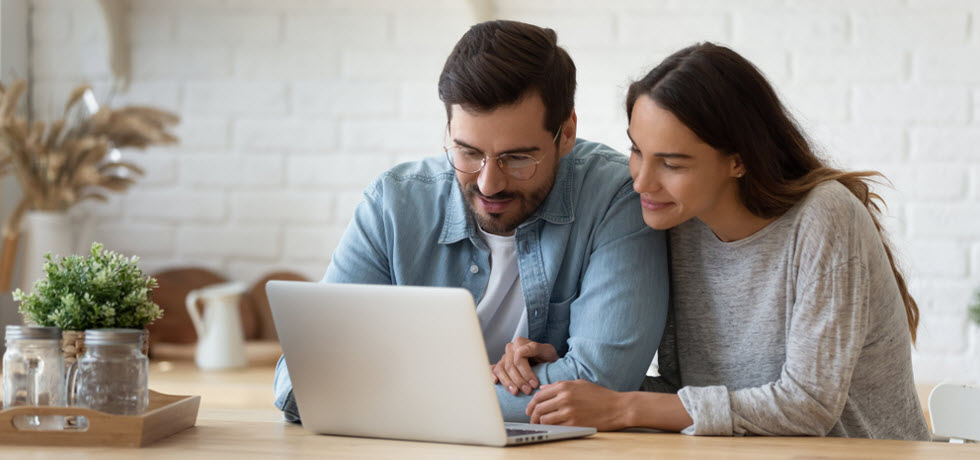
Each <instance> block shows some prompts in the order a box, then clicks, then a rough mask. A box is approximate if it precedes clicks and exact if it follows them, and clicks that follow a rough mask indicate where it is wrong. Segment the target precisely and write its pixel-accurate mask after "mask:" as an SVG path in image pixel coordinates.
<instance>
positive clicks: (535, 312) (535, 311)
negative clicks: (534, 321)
mask: <svg viewBox="0 0 980 460" xmlns="http://www.w3.org/2000/svg"><path fill="white" fill-rule="evenodd" d="M539 312H540V310H534V317H535V318H537V317H538V313H539Z"/></svg>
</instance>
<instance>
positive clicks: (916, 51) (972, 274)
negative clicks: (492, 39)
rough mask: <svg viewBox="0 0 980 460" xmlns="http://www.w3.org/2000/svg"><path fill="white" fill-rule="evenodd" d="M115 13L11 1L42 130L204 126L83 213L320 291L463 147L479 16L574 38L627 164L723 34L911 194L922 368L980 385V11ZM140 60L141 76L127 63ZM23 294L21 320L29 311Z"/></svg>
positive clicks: (904, 240) (895, 1) (201, 261)
mask: <svg viewBox="0 0 980 460" xmlns="http://www.w3.org/2000/svg"><path fill="white" fill-rule="evenodd" d="M104 3H109V4H111V7H112V8H111V9H106V8H105V7H104V6H103V5H102V4H100V3H99V2H97V1H95V0H75V1H70V0H3V2H2V8H3V10H2V11H0V19H2V27H0V33H2V38H0V47H2V52H0V67H2V72H3V81H4V83H9V82H10V81H12V79H14V78H26V79H27V80H28V83H29V84H30V90H29V93H28V95H27V103H26V110H28V111H29V114H30V115H31V116H32V117H34V118H37V119H41V120H51V119H54V118H57V117H60V116H61V114H62V112H63V107H64V103H65V101H66V99H67V98H68V96H69V93H70V92H71V91H72V89H73V88H75V87H76V86H77V85H78V84H80V83H85V82H87V83H89V84H91V85H92V86H93V92H94V94H95V96H96V99H97V100H98V102H99V103H100V104H102V105H110V106H119V105H125V104H147V105H152V106H155V107H159V108H163V109H166V110H169V111H172V112H174V113H176V114H178V115H179V116H180V117H181V121H180V124H179V125H178V126H177V127H176V135H177V137H179V139H180V142H179V144H176V145H173V146H166V147H152V148H149V149H147V150H146V151H136V150H133V151H129V150H124V151H123V152H122V153H123V155H124V157H125V160H126V161H130V162H133V163H136V164H137V165H139V166H141V167H142V168H144V169H145V171H146V175H145V176H144V177H142V178H138V180H137V183H136V185H135V186H133V187H132V188H130V189H129V190H128V191H126V192H125V193H122V194H115V195H112V196H111V197H110V200H109V201H108V202H107V203H85V204H79V205H77V206H74V207H72V208H71V209H70V214H71V215H72V217H73V219H75V222H77V229H78V231H79V232H81V231H83V230H84V231H85V232H90V234H91V239H94V240H98V241H101V242H103V243H105V245H106V247H107V248H110V249H113V250H116V251H120V252H122V253H124V254H127V255H138V256H140V257H141V259H142V261H141V265H142V267H143V269H144V270H145V271H147V272H150V273H156V272H160V271H162V270H167V269H171V268H174V267H185V266H194V267H204V268H206V269H208V270H210V271H212V272H214V273H217V274H219V275H221V276H222V277H224V278H226V279H236V280H242V281H245V282H252V281H255V280H256V279H259V278H260V277H262V276H263V275H264V274H267V273H269V272H271V271H275V270H288V271H292V272H298V273H300V274H302V275H304V276H306V277H308V278H310V279H319V278H320V277H321V276H322V274H323V272H324V270H325V268H326V266H327V264H328V263H329V260H330V255H331V252H332V251H333V249H334V247H335V245H336V244H337V241H338V239H339V238H340V235H341V233H342V231H343V230H344V228H345V226H346V224H347V221H348V220H349V219H350V217H351V215H352V212H353V209H354V207H355V206H356V205H357V204H358V202H359V201H360V197H361V190H362V189H363V187H364V186H366V185H367V184H368V182H369V181H371V180H372V179H373V178H374V177H375V176H376V175H377V174H378V173H380V172H381V171H383V170H385V169H387V168H389V167H391V166H393V165H395V164H397V163H399V162H403V161H409V160H415V159H418V158H422V157H424V156H430V155H441V153H442V152H441V143H442V132H443V131H442V130H443V127H444V124H445V112H444V109H443V106H442V104H441V103H440V102H439V100H438V97H437V92H436V81H437V77H438V75H439V72H440V71H441V69H442V65H443V62H444V60H445V58H446V56H447V55H448V53H449V51H450V50H451V48H452V46H453V45H454V44H455V42H456V41H457V40H458V38H459V37H460V36H461V35H462V34H463V33H464V32H465V31H466V30H467V28H468V27H469V25H470V24H473V23H474V22H479V21H482V20H486V19H495V18H506V19H516V20H522V21H526V22H531V23H534V24H537V25H540V26H545V27H550V28H553V29H554V30H555V31H556V32H557V33H558V37H559V42H560V44H561V45H563V46H564V47H565V48H566V49H567V50H568V51H569V53H570V54H571V56H572V58H573V59H574V61H575V63H576V65H577V68H578V83H579V90H578V94H577V97H576V105H577V113H578V117H579V133H580V135H581V137H584V138H588V139H590V140H594V141H600V142H604V143H607V144H609V145H611V146H613V147H615V148H617V149H618V150H621V151H626V149H627V147H628V145H627V139H626V136H625V129H626V117H625V114H624V109H623V98H624V94H625V89H626V87H627V85H628V84H629V83H630V81H631V79H633V78H637V77H639V76H641V75H642V74H643V73H645V72H646V71H647V70H649V69H650V68H651V67H652V66H653V65H655V64H656V63H658V62H659V61H660V60H661V59H662V58H664V57H666V56H667V55H668V54H670V53H672V52H673V51H676V50H677V49H679V48H681V47H683V46H686V45H689V44H693V43H695V42H698V41H705V40H709V41H714V42H717V43H722V44H726V45H729V46H731V47H733V48H734V49H735V50H736V51H738V52H740V53H742V54H743V55H745V56H746V57H747V58H749V59H750V60H752V61H753V62H754V63H755V64H756V65H757V66H758V67H759V68H760V69H761V70H762V71H763V72H764V73H765V74H766V76H767V77H768V78H769V79H770V81H771V82H772V83H773V85H774V86H775V87H776V89H777V90H778V92H779V93H780V94H781V95H782V97H783V98H784V99H783V100H784V102H785V103H786V104H787V105H788V106H790V107H791V108H792V110H793V112H794V114H796V116H797V117H798V119H799V121H800V122H801V123H802V124H803V125H804V127H805V128H806V130H807V131H808V133H809V134H810V135H811V137H812V138H813V139H814V140H815V141H816V143H817V144H818V146H819V147H820V148H821V150H822V151H823V152H824V155H825V157H826V158H827V159H828V160H829V161H831V162H832V163H834V164H836V165H837V166H840V167H844V168H849V169H851V168H855V169H874V170H878V171H881V172H883V173H884V174H885V175H886V176H887V177H888V178H889V179H890V180H891V181H892V183H893V184H894V188H887V187H882V188H880V189H879V190H878V191H879V192H880V193H881V194H882V195H883V196H884V197H885V199H886V200H887V204H888V208H887V211H886V213H887V216H888V217H887V218H886V225H887V226H888V228H889V230H890V232H891V236H892V238H893V240H894V241H895V243H896V245H897V247H898V249H899V257H900V258H901V261H902V263H903V265H904V267H905V269H906V271H907V273H908V277H909V280H910V282H911V289H912V293H913V295H914V296H915V297H916V298H917V300H918V302H919V305H920V308H921V315H922V321H921V326H920V329H919V345H918V347H917V349H915V350H914V352H913V362H914V366H915V372H916V378H917V379H918V380H920V381H922V382H938V381H941V380H943V379H947V378H948V379H952V380H957V381H972V382H978V381H980V327H978V325H977V324H975V323H973V322H971V321H970V320H969V319H968V315H967V309H968V306H969V305H970V302H971V301H972V298H973V295H974V294H973V292H974V290H975V289H977V288H980V25H978V24H977V22H978V21H980V2H977V1H973V0H864V1H858V0H754V1H743V0H714V1H712V0H703V1H682V0H606V1H603V2H594V1H584V0H536V1H533V2H526V1H519V0H496V1H493V0H487V1H450V0H323V1H316V0H277V1H267V0H238V1H235V0H171V1H156V0H128V1H127V0H118V1H115V0H114V1H110V2H104ZM106 11H116V13H115V14H106ZM120 12H121V13H120ZM120 47H121V48H120ZM113 49H116V50H117V51H115V52H114V51H112V50H113ZM119 50H123V51H119ZM120 53H122V54H120ZM120 55H123V56H128V57H129V60H130V62H129V63H128V64H129V65H128V66H124V68H123V69H124V72H123V73H122V74H120V73H119V71H117V72H115V73H114V72H113V70H112V67H111V66H110V61H112V59H113V56H120ZM126 73H128V86H127V85H126V84H125V83H124V82H125V81H126V80H127V77H126V75H125V74H126ZM0 186H2V189H0V190H2V198H0V221H2V220H3V219H5V218H6V217H7V216H8V214H9V213H10V212H11V209H12V208H13V206H14V204H15V203H16V202H17V200H18V199H19V194H20V193H21V192H20V189H19V187H18V185H17V182H16V180H15V179H14V177H13V176H7V177H6V178H4V179H3V183H2V184H0ZM86 247H87V246H83V247H82V249H83V252H84V249H86ZM20 266H22V263H18V267H20ZM17 276H21V274H20V273H19V271H18V273H17ZM16 279H19V278H15V282H14V284H15V286H20V284H19V282H18V281H16ZM2 297H3V300H2V301H0V306H2V307H3V314H4V316H5V317H6V318H8V320H7V322H9V318H11V315H13V316H12V317H13V318H16V312H15V308H16V307H15V306H14V304H13V303H12V302H10V300H9V294H8V293H3V294H2Z"/></svg>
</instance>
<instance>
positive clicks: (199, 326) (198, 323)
mask: <svg viewBox="0 0 980 460" xmlns="http://www.w3.org/2000/svg"><path fill="white" fill-rule="evenodd" d="M200 298H201V293H200V292H198V291H191V292H190V293H189V294H187V313H188V314H190V316H191V323H192V324H194V330H195V331H196V332H197V340H198V341H200V340H201V339H202V338H203V337H204V321H203V320H201V312H200V311H199V310H198V308H197V301H198V299H200Z"/></svg>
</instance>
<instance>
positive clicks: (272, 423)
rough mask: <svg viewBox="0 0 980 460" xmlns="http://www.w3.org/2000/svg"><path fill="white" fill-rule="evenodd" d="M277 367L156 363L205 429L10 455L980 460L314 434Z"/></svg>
mask: <svg viewBox="0 0 980 460" xmlns="http://www.w3.org/2000/svg"><path fill="white" fill-rule="evenodd" d="M272 375H273V370H272V368H271V367H267V366H265V367H257V368H247V369H241V370H235V371H226V372H199V371H197V370H196V369H195V368H194V367H193V364H191V363H187V362H168V363H160V362H157V363H153V364H152V365H151V371H150V387H151V388H153V389H154V390H156V391H160V392H164V393H174V394H199V395H201V396H202V400H201V409H200V412H199V414H198V419H197V426H195V427H193V428H190V429H188V430H185V431H183V432H180V433H178V434H176V435H174V436H171V437H169V438H167V439H164V440H162V441H158V442H156V443H154V444H152V445H150V446H148V447H144V448H141V449H122V448H67V447H38V446H3V447H2V449H0V456H2V457H4V458H6V457H7V456H10V457H11V458H32V459H48V458H63V457H69V456H70V457H71V458H73V459H88V458H99V459H103V458H104V459H116V458H119V459H122V458H126V459H129V458H179V459H180V460H193V459H205V458H206V459H220V458H235V459H250V458H263V459H265V458H314V457H315V458H323V457H328V458H365V459H367V458H372V459H373V458H409V459H411V458H447V459H449V458H452V459H455V458H476V459H483V458H487V459H509V458H534V459H545V460H547V459H562V460H565V459H576V458H583V459H584V458H588V459H594V458H603V457H612V456H615V457H616V458H617V459H632V458H637V459H639V458H642V459H649V458H657V457H659V458H681V459H683V458H698V459H701V458H727V459H743V458H744V459H776V458H795V459H802V458H810V459H816V458H834V459H858V458H862V459H863V458H888V459H920V458H923V459H924V458H929V459H934V458H942V459H944V460H945V459H960V458H962V459H974V460H975V459H980V444H967V445H954V444H947V443H938V442H913V441H876V440H868V439H839V438H763V437H747V438H726V437H717V438H715V437H695V436H685V435H679V434H667V433H641V432H619V433H599V434H597V435H595V436H591V437H588V438H584V439H575V440H568V441H560V442H554V443H545V444H535V445H526V446H520V447H507V448H497V447H477V446H461V445H451V444H436V443H422V442H407V441H391V440H379V439H364V438H349V437H340V436H323V435H314V434H312V433H309V432H307V431H305V430H304V429H303V428H302V427H301V426H299V425H295V424H290V423H285V422H283V421H282V418H281V415H280V413H279V412H278V411H277V410H276V409H275V408H274V407H272V390H271V386H272V384H271V382H272Z"/></svg>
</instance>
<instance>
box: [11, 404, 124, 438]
mask: <svg viewBox="0 0 980 460" xmlns="http://www.w3.org/2000/svg"><path fill="white" fill-rule="evenodd" d="M35 415H38V416H43V415H49V416H50V415H54V416H76V417H78V416H81V417H85V418H86V420H88V428H87V429H85V430H78V431H85V432H93V431H100V427H101V426H102V425H103V424H104V423H106V422H108V421H109V420H110V419H111V418H115V417H126V418H139V417H135V416H128V415H109V414H105V413H102V412H99V411H96V410H92V409H86V408H84V407H70V406H19V407H11V408H10V409H5V410H2V411H0V431H8V430H12V431H34V432H36V431H41V432H62V431H68V432H70V431H73V430H44V429H35V428H31V429H30V430H25V429H20V428H17V426H15V425H14V419H15V418H16V417H19V416H28V417H32V416H35Z"/></svg>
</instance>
